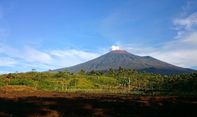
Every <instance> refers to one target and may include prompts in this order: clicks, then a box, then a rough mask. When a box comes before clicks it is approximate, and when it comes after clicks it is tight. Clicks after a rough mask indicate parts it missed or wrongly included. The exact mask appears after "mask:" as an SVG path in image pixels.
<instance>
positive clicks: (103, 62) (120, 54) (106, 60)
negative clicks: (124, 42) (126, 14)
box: [53, 47, 194, 74]
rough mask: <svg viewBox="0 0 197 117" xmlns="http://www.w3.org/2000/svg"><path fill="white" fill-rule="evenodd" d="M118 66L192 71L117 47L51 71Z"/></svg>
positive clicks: (178, 71) (113, 67) (170, 72)
mask: <svg viewBox="0 0 197 117" xmlns="http://www.w3.org/2000/svg"><path fill="white" fill-rule="evenodd" d="M119 67H122V68H126V69H135V70H138V71H143V72H149V73H159V74H178V73H187V72H192V71H194V70H191V69H186V68H181V67H178V66H175V65H172V64H169V63H166V62H163V61H160V60H158V59H155V58H153V57H151V56H137V55H134V54H131V53H129V52H127V51H125V50H120V48H118V47H112V50H111V51H110V52H108V53H106V54H104V55H102V56H100V57H98V58H95V59H93V60H90V61H87V62H85V63H81V64H78V65H75V66H71V67H67V68H61V69H56V70H53V71H65V70H67V71H70V72H79V71H80V70H82V69H83V70H85V71H86V72H90V71H92V70H94V71H106V70H109V69H110V68H111V69H118V68H119Z"/></svg>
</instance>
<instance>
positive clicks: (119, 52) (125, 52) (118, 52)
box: [111, 50, 128, 54]
mask: <svg viewBox="0 0 197 117" xmlns="http://www.w3.org/2000/svg"><path fill="white" fill-rule="evenodd" d="M111 53H114V54H127V53H128V52H127V51H126V50H112V51H111Z"/></svg>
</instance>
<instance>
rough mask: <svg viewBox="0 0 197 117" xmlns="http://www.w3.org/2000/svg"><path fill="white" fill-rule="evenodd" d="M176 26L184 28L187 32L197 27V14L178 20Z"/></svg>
mask: <svg viewBox="0 0 197 117" xmlns="http://www.w3.org/2000/svg"><path fill="white" fill-rule="evenodd" d="M174 24H175V25H177V26H181V27H183V28H184V29H185V30H190V29H191V28H192V27H193V26H194V25H197V12H195V13H193V14H191V15H189V16H188V17H185V18H176V19H175V20H174Z"/></svg>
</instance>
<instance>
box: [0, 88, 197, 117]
mask: <svg viewBox="0 0 197 117" xmlns="http://www.w3.org/2000/svg"><path fill="white" fill-rule="evenodd" d="M4 116H5V117H40V116H42V117H46V116H49V117H197V96H195V97H194V96H193V97H175V96H135V95H125V94H99V93H82V92H78V93H56V92H39V91H14V92H9V91H8V92H2V91H1V92H0V117H4Z"/></svg>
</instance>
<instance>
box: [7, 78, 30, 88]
mask: <svg viewBox="0 0 197 117" xmlns="http://www.w3.org/2000/svg"><path fill="white" fill-rule="evenodd" d="M8 84H9V85H26V86H32V85H33V81H32V80H31V79H22V78H19V79H12V80H10V82H9V83H8Z"/></svg>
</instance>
